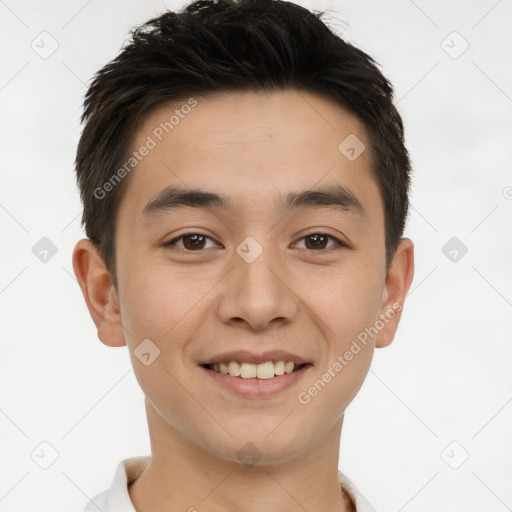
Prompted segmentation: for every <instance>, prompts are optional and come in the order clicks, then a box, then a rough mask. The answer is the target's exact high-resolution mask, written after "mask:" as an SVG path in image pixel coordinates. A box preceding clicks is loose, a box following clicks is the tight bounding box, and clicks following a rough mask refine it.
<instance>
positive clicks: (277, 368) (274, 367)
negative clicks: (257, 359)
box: [200, 360, 312, 380]
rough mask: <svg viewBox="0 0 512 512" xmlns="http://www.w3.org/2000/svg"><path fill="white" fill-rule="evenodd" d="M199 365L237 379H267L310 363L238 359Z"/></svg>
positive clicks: (296, 370) (291, 371)
mask: <svg viewBox="0 0 512 512" xmlns="http://www.w3.org/2000/svg"><path fill="white" fill-rule="evenodd" d="M200 366H202V367H203V368H205V369H207V370H209V371H211V372H215V373H219V374H221V375H228V376H230V377H235V378H238V379H258V380H267V379H273V378H275V377H280V376H282V375H287V374H290V373H296V372H299V371H301V370H303V369H305V368H307V367H309V366H312V364H311V363H302V364H300V363H295V362H293V361H283V360H278V361H265V362H262V363H259V364H255V363H248V362H240V361H225V362H218V363H206V364H202V365H200Z"/></svg>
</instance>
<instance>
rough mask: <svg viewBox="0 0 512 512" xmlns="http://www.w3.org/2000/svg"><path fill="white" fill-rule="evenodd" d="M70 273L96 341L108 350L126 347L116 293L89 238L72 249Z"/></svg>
mask: <svg viewBox="0 0 512 512" xmlns="http://www.w3.org/2000/svg"><path fill="white" fill-rule="evenodd" d="M73 270H74V272H75V275H76V278H77V280H78V284H79V285H80V288H81V290H82V294H83V296H84V299H85V303H86V305H87V308H88V310H89V313H90V315H91V318H92V319H93V321H94V324H95V325H96V328H97V330H98V338H99V339H100V340H101V341H102V342H103V343H104V344H105V345H108V346H110V347H120V346H123V345H126V340H125V337H124V328H123V325H122V318H121V312H120V307H119V299H118V297H117V293H116V291H115V288H114V285H113V283H112V280H111V278H110V275H109V273H108V271H107V269H106V267H105V264H104V261H103V259H102V257H101V256H100V254H99V252H98V249H97V247H96V245H95V244H94V243H93V242H92V241H91V240H89V239H88V238H84V239H82V240H80V241H79V242H78V243H77V244H76V246H75V248H74V250H73Z"/></svg>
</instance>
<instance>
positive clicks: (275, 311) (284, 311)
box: [217, 248, 298, 330]
mask: <svg viewBox="0 0 512 512" xmlns="http://www.w3.org/2000/svg"><path fill="white" fill-rule="evenodd" d="M249 261H250V260H249ZM233 265H234V267H233V269H232V270H231V272H229V273H228V275H227V276H226V279H225V280H223V287H222V289H221V292H220V293H221V296H220V299H219V302H218V309H217V312H218V315H219V317H220V319H221V320H222V321H223V322H225V323H231V324H236V323H238V324H241V323H246V324H247V325H248V326H249V327H250V328H251V329H252V330H264V329H267V328H269V326H270V325H271V323H276V324H277V323H287V322H290V321H291V320H292V319H293V318H294V317H295V315H296V314H297V311H298V298H297V297H296V295H295V294H294V293H293V290H292V289H291V288H290V282H289V281H290V280H291V277H290V275H289V273H287V270H286V265H285V262H283V258H280V257H279V256H278V255H277V254H276V253H275V251H272V250H271V249H266V248H264V249H263V252H262V253H261V254H260V255H259V256H258V257H257V258H256V259H255V260H254V261H252V262H248V261H247V260H246V259H244V258H243V257H241V256H240V255H239V254H238V253H237V252H236V251H235V252H234V254H233Z"/></svg>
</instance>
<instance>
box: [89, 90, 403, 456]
mask: <svg viewBox="0 0 512 512" xmlns="http://www.w3.org/2000/svg"><path fill="white" fill-rule="evenodd" d="M196 101H197V103H196V104H195V106H194V107H193V108H190V109H189V108H182V109H181V110H180V112H181V113H182V115H180V116H179V122H177V123H176V122H175V124H174V126H173V127H172V130H171V129H169V125H167V130H168V131H169V133H166V131H165V130H163V129H162V126H166V125H165V123H166V122H168V121H169V118H170V116H171V115H172V114H173V113H174V111H175V110H176V108H178V109H180V106H178V107H177V106H176V105H173V106H172V107H168V106H164V107H160V108H158V109H157V110H155V111H154V112H153V113H152V114H151V115H149V116H148V117H147V118H146V119H145V122H144V124H143V125H142V126H141V128H140V130H139V132H138V135H137V137H136V140H135V141H134V143H133V150H134V151H135V150H138V149H139V148H141V147H143V146H146V147H150V149H149V150H148V151H142V152H144V153H145V156H144V157H143V158H141V159H140V161H139V163H138V165H137V166H136V168H135V169H134V170H133V171H132V173H131V174H130V176H129V178H128V179H129V182H128V183H127V189H126V192H125V195H124V196H123V199H122V201H121V205H120V209H119V212H118V219H117V232H116V247H117V249H116V251H117V252H116V258H117V277H118V284H119V294H118V297H117V298H118V301H119V302H118V309H119V322H112V321H111V320H110V323H109V328H108V329H107V328H106V327H105V329H104V330H103V334H101V329H100V326H99V323H98V322H96V323H97V325H98V326H99V330H100V337H101V339H102V341H104V342H105V343H107V344H111V345H115V344H121V343H120V342H118V341H115V340H116V339H117V340H120V339H122V340H123V342H124V341H126V344H127V345H128V348H129V351H130V356H131V360H132V364H133V368H134V372H135V375H136V377H137V380H138V382H139V384H140V386H141V387H142V390H143V391H144V393H145V394H146V397H147V403H148V406H149V407H150V408H151V409H152V410H153V412H154V413H155V414H154V415H153V418H154V420H153V422H152V425H151V426H150V428H155V429H160V430H161V431H164V430H167V431H174V432H179V433H180V434H181V435H183V436H185V437H186V438H188V439H189V440H190V441H191V442H193V443H194V444H195V445H198V446H200V447H202V448H203V449H205V450H207V451H208V452H210V453H211V454H212V455H215V456H218V457H222V458H224V459H226V460H233V461H237V460H241V457H243V456H244V450H245V451H247V450H249V451H251V450H255V451H257V454H258V455H257V456H258V457H261V458H262V459H263V460H264V461H266V462H268V463H275V462H277V461H280V460H285V459H286V458H289V457H294V456H296V455H298V454H300V453H305V452H306V451H307V450H308V449H309V448H312V447H313V446H314V445H316V444H317V443H318V442H319V440H320V439H323V438H326V437H328V436H329V433H331V432H332V431H333V429H334V428H335V426H336V425H339V423H340V420H341V419H342V417H343V413H344V410H345V408H346V407H347V405H348V404H349V403H350V401H351V400H352V399H353V398H354V396H355V395H356V393H357V391H358V390H359V388H360V387H361V385H362V383H363V381H364V378H365V376H366V374H367V372H368V369H369V365H370V362H371V359H372V355H373V350H374V348H375V346H376V345H377V346H385V345H386V344H388V343H390V342H391V340H392V338H393V335H394V332H395V329H396V327H397V323H398V319H399V316H400V309H401V302H402V300H403V298H404V297H405V293H406V291H407V288H408V286H409V284H410V280H411V279H412V273H411V272H412V270H411V268H412V267H411V261H410V258H409V260H407V259H406V258H405V257H404V258H402V259H400V258H398V263H395V264H394V266H393V265H392V267H391V270H390V273H389V274H387V273H386V269H385V240H384V207H383V201H382V198H381V195H380V191H379V188H378V186H377V183H376V181H375V179H374V177H373V175H372V173H371V171H370V154H369V142H368V140H367V135H366V133H365V130H364V126H363V125H362V123H361V122H360V121H359V120H358V119H357V118H356V117H355V116H354V115H352V114H350V113H349V112H347V111H346V110H344V109H343V108H341V107H340V106H338V105H337V104H335V103H334V102H331V101H330V100H328V99H326V98H323V97H321V96H317V95H315V94H310V93H305V92H298V91H293V90H289V91H283V92H275V93H270V94H263V93H256V92H244V93H239V94H229V95H228V94H218V95H213V96H209V97H207V98H196ZM183 112H188V113H187V114H186V115H184V114H183ZM176 119H178V118H176ZM176 119H175V120H174V121H176ZM159 127H160V129H158V128H159ZM348 136H350V137H351V139H348V140H349V141H351V142H352V144H351V145H349V146H354V147H355V151H356V154H357V153H358V152H359V150H360V148H361V147H362V146H360V145H354V144H355V143H354V141H356V142H357V141H358V140H359V141H360V142H362V143H364V144H365V146H366V150H364V151H363V152H362V153H361V154H360V155H359V156H358V157H357V158H355V159H354V158H353V157H354V154H353V152H351V151H350V149H348V153H347V146H346V143H345V145H343V144H342V146H341V149H340V144H341V143H342V142H343V141H344V140H345V139H346V138H347V137H348ZM148 137H149V138H148ZM354 137H357V139H355V138H354ZM150 139H151V141H152V142H150ZM160 139H161V140H160ZM357 144H359V142H357ZM142 152H141V153H142ZM347 155H348V156H350V157H351V158H348V157H347ZM178 188H180V189H183V190H182V191H184V192H191V191H192V190H194V191H197V192H206V193H209V194H210V195H207V196H204V195H203V196H202V195H201V194H196V195H195V196H189V197H188V200H186V201H183V200H180V196H179V194H177V193H176V192H177V189H178ZM315 191H323V192H324V194H320V193H316V194H314V193H313V192H315ZM212 194H215V195H218V196H221V198H220V199H219V198H216V199H213V196H212ZM291 194H294V195H291ZM294 198H295V201H294ZM297 198H299V200H297ZM181 199H183V196H181ZM221 199H223V201H221ZM184 203H185V204H184ZM404 240H406V239H404ZM404 243H405V242H404ZM404 247H405V246H404ZM402 248H403V247H402ZM405 249H407V250H405V251H402V252H403V253H404V254H405V253H406V252H408V253H409V256H410V251H411V247H410V246H407V247H405ZM407 261H408V263H407ZM404 262H405V263H404ZM117 298H116V300H117ZM396 304H398V306H397V305H396ZM384 315H386V319H385V320H384V318H383V317H384ZM379 319H380V321H379ZM105 322H109V320H108V319H106V320H105ZM376 322H377V327H376ZM121 324H122V327H121ZM382 325H383V327H381V326H382ZM372 327H373V331H372ZM379 327H380V328H379ZM365 329H366V331H365ZM375 330H377V331H378V333H377V334H376V335H375ZM369 332H370V333H371V334H370V335H369V334H368V333H369ZM364 333H366V339H365V335H364ZM143 340H150V341H143ZM141 343H143V344H142V345H141ZM237 351H240V354H227V353H228V352H237ZM272 351H274V353H272ZM141 353H142V354H145V355H143V356H142V357H141ZM349 353H350V354H351V355H350V354H349ZM141 359H142V361H141ZM233 360H234V361H237V362H238V363H247V364H242V366H241V367H240V371H242V372H249V373H248V375H251V373H250V372H251V371H253V367H252V365H251V364H249V363H252V364H255V363H257V362H264V361H267V362H270V361H272V362H276V361H280V360H283V361H285V362H286V361H288V362H293V361H295V363H296V365H295V368H298V370H297V371H294V372H292V373H286V372H285V374H284V375H281V376H275V377H272V378H261V379H259V378H258V377H256V378H250V379H243V378H242V377H241V376H238V377H236V376H231V375H225V374H223V373H217V372H216V371H215V369H217V367H215V366H213V367H205V366H204V365H208V364H209V363H211V364H213V363H219V362H225V363H229V362H230V361H233ZM279 367H281V364H280V363H279V364H276V365H275V367H274V366H270V365H269V364H264V365H262V366H261V367H260V368H259V369H258V368H257V369H256V372H258V371H259V372H260V373H259V375H261V376H262V377H266V376H268V374H266V373H265V372H266V371H272V369H274V371H275V372H276V373H280V372H281V370H279V369H278V368H279ZM290 367H291V365H290V364H289V365H288V368H287V370H288V371H289V370H290ZM212 368H213V369H212ZM218 368H219V369H221V370H222V371H226V370H225V368H224V367H223V365H218ZM236 368H237V365H233V364H232V365H230V369H231V370H232V371H233V373H236ZM244 374H245V373H244ZM169 429H170V430H169ZM249 442H250V443H252V447H251V448H249V447H248V445H246V443H249ZM254 447H256V448H254ZM240 450H241V451H240ZM248 455H249V456H254V455H255V454H251V453H249V454H248Z"/></svg>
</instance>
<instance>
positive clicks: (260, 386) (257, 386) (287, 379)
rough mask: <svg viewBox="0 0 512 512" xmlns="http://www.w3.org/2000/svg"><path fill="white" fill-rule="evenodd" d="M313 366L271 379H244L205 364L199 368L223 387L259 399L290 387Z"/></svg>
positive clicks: (307, 365) (309, 365)
mask: <svg viewBox="0 0 512 512" xmlns="http://www.w3.org/2000/svg"><path fill="white" fill-rule="evenodd" d="M224 361H225V360H224ZM231 361H233V359H231ZM267 361H268V359H267ZM312 367H313V365H311V364H306V365H305V366H303V367H302V368H299V369H298V370H297V371H294V372H292V373H285V374H284V375H277V376H275V377H272V378H271V379H258V378H253V379H243V378H241V377H233V376H231V375H227V374H223V373H217V372H215V371H213V370H209V369H208V368H206V367H205V366H200V367H199V368H200V369H201V370H202V371H203V372H206V376H207V377H208V378H210V379H212V381H213V382H215V383H217V384H219V385H220V386H221V387H222V388H224V389H227V390H229V391H231V392H234V393H236V394H238V395H240V396H243V397H245V398H252V399H258V398H266V397H271V396H274V395H277V394H278V393H280V392H282V391H284V390H285V389H287V388H290V387H291V386H293V385H294V384H295V383H297V382H298V381H299V380H301V379H302V377H304V374H305V373H307V372H308V370H309V368H312Z"/></svg>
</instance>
